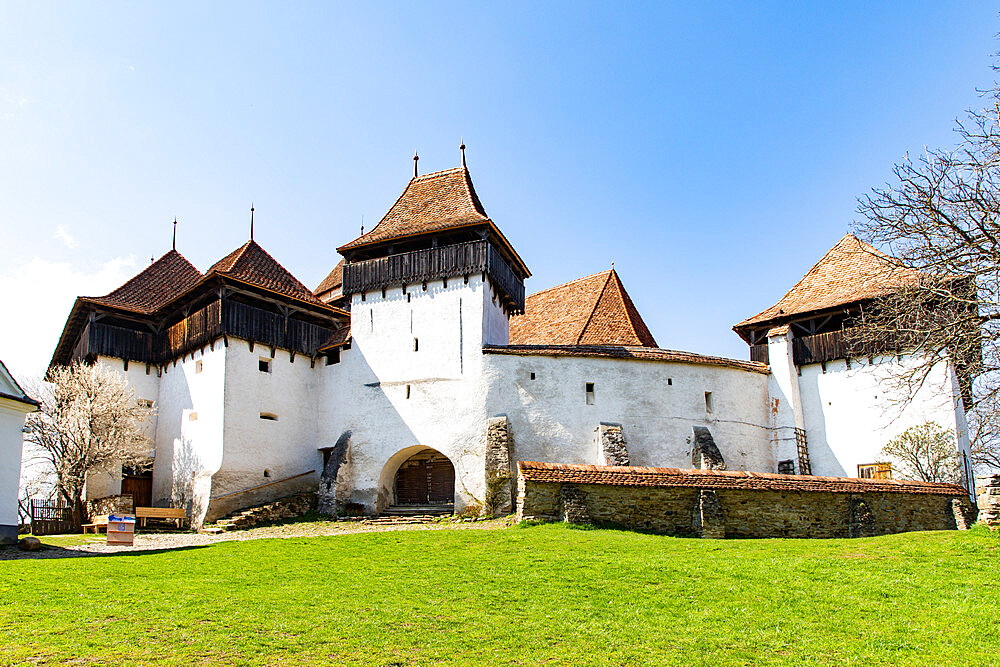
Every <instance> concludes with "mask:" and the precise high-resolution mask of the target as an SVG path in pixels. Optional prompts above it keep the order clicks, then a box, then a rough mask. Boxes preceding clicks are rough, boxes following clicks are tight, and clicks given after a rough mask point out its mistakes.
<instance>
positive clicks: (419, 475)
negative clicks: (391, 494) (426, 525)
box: [396, 461, 427, 505]
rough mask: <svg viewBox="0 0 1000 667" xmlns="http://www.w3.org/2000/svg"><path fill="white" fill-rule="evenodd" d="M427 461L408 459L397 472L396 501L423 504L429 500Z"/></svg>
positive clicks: (404, 503) (407, 503) (403, 503)
mask: <svg viewBox="0 0 1000 667" xmlns="http://www.w3.org/2000/svg"><path fill="white" fill-rule="evenodd" d="M425 463H426V461H406V462H405V463H404V464H403V465H402V466H400V468H399V472H398V473H396V502H397V503H399V504H400V505H423V504H425V503H426V502H427V467H426V465H425Z"/></svg>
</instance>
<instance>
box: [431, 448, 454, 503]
mask: <svg viewBox="0 0 1000 667" xmlns="http://www.w3.org/2000/svg"><path fill="white" fill-rule="evenodd" d="M428 463H429V465H428V467H429V468H430V470H429V472H430V480H431V488H430V489H428V494H427V496H428V497H427V500H428V501H429V502H430V503H431V504H432V505H438V504H443V505H447V504H448V503H452V502H455V466H453V465H452V464H451V461H449V460H448V459H445V458H441V459H437V460H435V461H429V462H428Z"/></svg>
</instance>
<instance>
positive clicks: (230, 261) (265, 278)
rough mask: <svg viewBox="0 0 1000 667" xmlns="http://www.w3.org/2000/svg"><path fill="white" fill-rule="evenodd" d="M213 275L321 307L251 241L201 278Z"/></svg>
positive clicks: (314, 298) (276, 262) (276, 261)
mask: <svg viewBox="0 0 1000 667" xmlns="http://www.w3.org/2000/svg"><path fill="white" fill-rule="evenodd" d="M213 275H217V276H222V277H224V278H231V279H234V280H238V281H240V282H244V283H248V284H250V285H255V286H257V287H262V288H264V289H266V290H269V291H271V292H276V293H278V294H283V295H284V296H290V297H292V298H295V299H299V300H300V301H305V302H306V303H311V304H316V305H325V304H324V303H323V302H322V301H320V300H319V299H317V298H316V297H315V296H314V295H313V293H312V292H310V291H309V288H307V287H306V286H305V285H303V284H302V283H300V282H299V281H298V279H297V278H296V277H295V276H293V275H292V274H291V273H290V272H289V271H288V269H286V268H285V267H283V266H282V265H281V264H279V263H278V260H276V259H274V258H273V257H271V255H269V254H268V253H267V251H266V250H264V249H263V248H261V247H260V246H259V245H258V244H257V242H256V241H254V240H252V239H251V240H250V241H247V242H246V243H244V244H243V245H241V246H240V247H239V248H237V249H236V250H234V251H232V252H231V253H229V254H228V255H226V256H225V257H223V258H222V259H220V260H219V261H218V262H216V263H215V264H213V265H212V268H210V269H209V270H208V272H207V273H206V274H205V277H206V278H208V277H210V276H213Z"/></svg>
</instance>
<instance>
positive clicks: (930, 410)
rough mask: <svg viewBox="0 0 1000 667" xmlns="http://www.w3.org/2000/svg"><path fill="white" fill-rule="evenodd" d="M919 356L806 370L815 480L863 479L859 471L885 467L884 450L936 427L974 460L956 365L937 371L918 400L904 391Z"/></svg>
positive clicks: (802, 380) (803, 383) (803, 384)
mask: <svg viewBox="0 0 1000 667" xmlns="http://www.w3.org/2000/svg"><path fill="white" fill-rule="evenodd" d="M917 363H919V359H918V358H916V357H914V356H909V355H907V356H903V357H901V358H897V357H894V356H882V357H875V358H873V359H872V363H869V361H868V359H852V360H851V362H850V365H851V367H850V368H848V367H847V361H846V360H837V361H830V362H827V363H826V364H825V370H824V368H823V365H821V364H808V365H805V366H802V367H801V368H800V371H801V375H800V376H799V378H798V384H799V393H800V396H801V399H802V412H803V414H804V416H805V424H806V437H807V441H808V447H809V459H810V462H811V464H812V472H813V474H814V475H831V476H847V477H857V476H858V465H859V464H866V463H874V462H876V461H884V460H885V457H884V456H883V455H882V454H881V450H882V447H884V446H885V444H886V443H887V442H889V440H891V439H892V438H894V437H895V436H897V435H899V434H900V433H902V432H903V431H905V430H906V429H908V428H910V427H911V426H916V425H919V424H923V423H925V422H929V421H931V422H936V423H937V424H939V425H940V426H942V427H944V428H946V429H948V430H951V431H952V432H954V433H955V434H956V438H957V442H958V448H959V451H960V452H962V453H964V454H965V455H968V453H969V438H968V429H967V427H966V424H965V413H964V410H963V408H962V403H961V398H960V397H959V393H958V383H957V379H956V378H955V374H954V372H953V370H952V369H951V367H950V365H948V364H945V363H941V364H939V365H937V366H936V367H934V368H933V369H932V371H931V373H930V374H929V376H928V377H927V380H926V382H924V384H923V385H922V386H921V387H920V388H919V389H918V390H917V391H916V392H915V393H914V394H913V396H912V398H910V400H907V398H909V392H908V391H907V390H905V389H904V388H903V387H901V386H900V385H899V383H898V380H894V378H897V377H898V376H899V375H900V374H902V373H906V372H907V371H908V370H909V369H912V368H913V367H914V366H915V365H916V364H917Z"/></svg>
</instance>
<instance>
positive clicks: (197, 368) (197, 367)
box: [194, 359, 203, 373]
mask: <svg viewBox="0 0 1000 667" xmlns="http://www.w3.org/2000/svg"><path fill="white" fill-rule="evenodd" d="M202 368H203V366H202V363H201V359H199V360H198V361H196V362H194V372H195V373H200V372H201V371H202Z"/></svg>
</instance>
